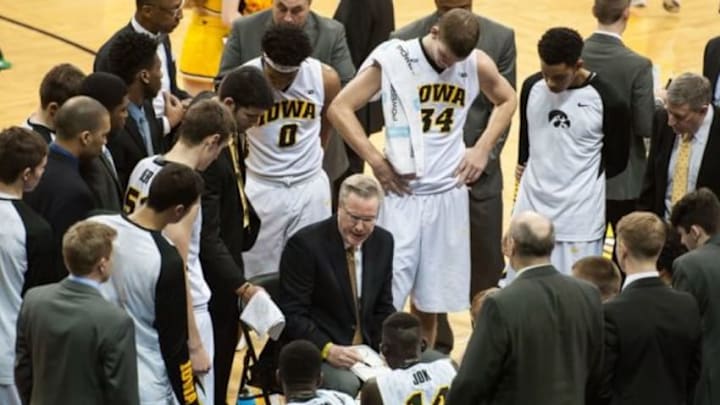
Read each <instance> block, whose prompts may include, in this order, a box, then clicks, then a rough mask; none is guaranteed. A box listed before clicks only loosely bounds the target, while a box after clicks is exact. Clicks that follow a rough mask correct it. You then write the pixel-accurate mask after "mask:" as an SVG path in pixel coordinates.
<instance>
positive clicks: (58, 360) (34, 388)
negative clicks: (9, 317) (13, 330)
mask: <svg viewBox="0 0 720 405" xmlns="http://www.w3.org/2000/svg"><path fill="white" fill-rule="evenodd" d="M116 235H117V233H116V232H115V230H113V229H112V228H110V227H108V226H106V225H103V224H99V223H97V222H88V221H82V222H79V223H77V224H75V225H73V226H72V227H71V228H70V229H69V230H68V231H67V232H66V233H65V235H64V237H63V258H64V260H65V264H66V266H67V268H68V270H69V271H70V275H69V276H68V278H66V279H65V280H63V281H61V282H60V283H58V284H52V285H48V286H43V287H37V288H34V289H31V290H30V291H28V293H27V294H26V295H25V301H24V302H23V305H22V308H21V309H20V315H19V317H18V326H17V343H16V363H15V382H16V384H17V388H18V391H19V393H20V397H21V399H22V402H23V404H30V403H32V404H33V405H45V404H48V405H51V404H52V405H54V404H57V403H67V404H88V405H92V404H97V405H100V404H103V405H108V404H118V405H120V404H123V405H128V404H130V405H132V404H139V402H140V400H139V396H138V373H137V362H136V354H135V328H134V327H133V321H132V320H131V319H130V317H129V316H128V315H127V314H126V313H125V311H123V310H122V309H120V308H118V307H117V306H115V305H114V304H112V303H110V302H108V301H106V300H105V299H104V298H103V297H102V295H100V291H99V288H100V284H101V283H104V282H106V281H107V280H108V279H109V278H110V272H111V268H112V262H111V260H110V257H111V255H112V246H113V240H114V239H115V237H116Z"/></svg>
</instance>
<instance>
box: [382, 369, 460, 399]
mask: <svg viewBox="0 0 720 405" xmlns="http://www.w3.org/2000/svg"><path fill="white" fill-rule="evenodd" d="M455 374H457V372H456V371H455V368H454V367H453V366H452V363H451V362H450V359H441V360H436V361H433V362H432V363H418V364H416V365H414V366H412V367H410V368H406V369H395V370H393V371H391V372H389V373H386V374H381V375H379V376H377V377H376V382H377V387H378V390H379V391H380V396H381V397H382V401H383V404H385V405H432V404H444V403H445V397H446V396H447V392H448V390H449V389H450V383H451V382H452V380H453V378H455Z"/></svg>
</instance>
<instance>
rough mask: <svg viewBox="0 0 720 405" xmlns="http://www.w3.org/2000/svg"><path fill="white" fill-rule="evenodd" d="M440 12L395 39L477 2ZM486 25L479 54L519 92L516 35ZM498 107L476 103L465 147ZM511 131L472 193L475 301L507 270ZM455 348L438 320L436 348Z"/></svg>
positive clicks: (440, 7) (483, 21) (441, 0)
mask: <svg viewBox="0 0 720 405" xmlns="http://www.w3.org/2000/svg"><path fill="white" fill-rule="evenodd" d="M435 5H436V7H437V11H436V12H434V13H432V14H430V15H428V16H426V17H423V18H421V19H419V20H416V21H414V22H411V23H410V24H408V25H406V26H404V27H402V28H399V29H398V30H397V31H395V32H394V33H392V34H391V38H398V39H404V40H408V39H412V38H419V37H422V36H424V35H425V34H427V33H428V32H430V28H431V27H432V26H433V25H435V24H437V21H438V19H439V18H440V16H442V15H443V14H444V13H445V12H447V11H449V10H452V9H454V8H464V9H466V10H472V0H435ZM477 19H478V21H479V22H480V38H479V39H478V42H477V46H476V48H477V49H481V50H482V51H484V52H485V53H486V54H487V55H488V56H490V58H491V59H492V60H493V62H495V64H496V65H497V68H498V70H499V71H500V74H501V75H502V76H503V77H505V79H506V80H507V81H508V82H509V83H510V85H511V86H512V87H513V89H514V88H515V79H516V78H515V63H516V59H517V53H516V50H515V32H514V31H513V30H512V29H511V28H509V27H506V26H504V25H502V24H499V23H497V22H495V21H493V20H490V19H488V18H485V17H482V16H479V15H477ZM492 109H493V104H492V103H491V102H490V101H489V100H488V99H487V97H485V95H484V94H482V93H480V95H479V96H478V97H477V98H476V99H475V101H474V102H473V104H472V106H471V107H470V111H469V112H468V116H467V120H466V121H465V126H464V135H465V145H467V146H468V147H471V146H473V145H475V143H476V142H477V140H478V138H479V137H480V135H481V134H482V133H483V131H484V130H485V127H487V123H488V119H489V118H490V113H492ZM509 131H510V128H508V129H507V130H506V131H505V132H504V133H503V135H502V137H501V138H500V140H498V142H497V144H496V145H495V149H494V150H493V152H492V154H491V155H490V160H489V161H488V164H487V166H486V167H485V170H484V171H483V174H482V175H481V176H480V178H479V179H478V180H477V181H476V182H475V183H473V184H472V186H471V187H470V188H469V192H470V263H471V278H470V299H472V297H473V296H475V294H477V293H478V292H480V291H483V290H485V289H487V288H490V287H494V286H495V285H497V282H498V279H499V278H500V274H501V273H502V270H503V267H504V266H505V263H504V260H503V255H502V252H501V249H500V239H501V237H502V224H503V220H502V218H503V202H502V187H503V178H502V171H501V170H500V152H501V151H502V148H503V145H505V140H506V139H507V135H508V132H509ZM452 347H453V334H452V330H451V329H450V325H449V324H448V322H447V316H446V315H442V316H439V317H438V336H437V341H436V343H435V348H436V349H438V350H440V351H442V352H445V353H449V352H450V351H451V350H452Z"/></svg>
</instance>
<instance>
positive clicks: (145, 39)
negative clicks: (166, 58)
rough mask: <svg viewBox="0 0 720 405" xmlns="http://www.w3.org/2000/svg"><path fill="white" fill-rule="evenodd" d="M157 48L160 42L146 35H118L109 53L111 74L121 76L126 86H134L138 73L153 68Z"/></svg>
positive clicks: (126, 33) (130, 33)
mask: <svg viewBox="0 0 720 405" xmlns="http://www.w3.org/2000/svg"><path fill="white" fill-rule="evenodd" d="M157 47H158V41H157V40H155V39H154V38H152V37H150V36H149V35H146V34H141V33H138V32H124V33H122V34H120V35H118V36H117V38H115V40H114V41H113V43H112V45H111V46H110V51H109V52H108V59H109V61H110V73H113V74H115V75H117V76H119V77H120V78H121V79H123V81H124V82H125V84H127V85H130V84H132V82H134V81H135V76H136V75H137V74H138V72H140V71H141V70H143V69H151V68H152V66H153V64H154V63H155V53H156V52H157Z"/></svg>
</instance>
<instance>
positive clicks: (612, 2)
mask: <svg viewBox="0 0 720 405" xmlns="http://www.w3.org/2000/svg"><path fill="white" fill-rule="evenodd" d="M628 7H630V0H595V4H593V9H592V11H593V16H595V18H596V19H597V20H598V22H599V23H600V24H604V25H610V24H614V23H616V22H617V21H618V20H619V19H620V17H622V15H623V12H624V11H625V9H627V8H628Z"/></svg>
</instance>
